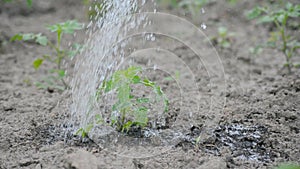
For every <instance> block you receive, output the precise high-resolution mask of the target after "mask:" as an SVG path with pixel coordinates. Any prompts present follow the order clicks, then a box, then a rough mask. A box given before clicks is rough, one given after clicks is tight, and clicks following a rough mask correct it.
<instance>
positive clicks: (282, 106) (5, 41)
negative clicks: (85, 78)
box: [0, 0, 300, 169]
mask: <svg viewBox="0 0 300 169" xmlns="http://www.w3.org/2000/svg"><path fill="white" fill-rule="evenodd" d="M257 2H258V1H253V2H248V1H247V2H246V1H241V2H238V3H237V4H236V5H235V6H232V5H230V4H228V3H227V2H225V1H222V2H219V1H218V2H217V1H214V2H212V3H209V4H208V5H206V6H205V7H204V8H203V12H200V13H199V14H197V17H192V16H191V15H190V14H189V13H186V14H185V13H184V10H182V9H174V8H173V7H172V6H159V5H158V7H157V11H160V12H166V13H171V14H174V15H177V16H179V17H182V18H186V19H187V20H188V21H190V22H192V23H193V24H195V25H196V26H197V27H199V28H200V29H202V31H203V32H204V33H205V35H206V36H207V37H213V36H215V35H216V34H217V32H218V28H219V27H226V28H227V29H228V31H229V32H233V33H234V35H232V36H231V37H230V42H231V46H230V47H229V48H227V47H226V48H222V47H220V46H218V45H216V44H214V45H216V46H215V49H216V51H217V53H218V55H219V57H220V61H221V63H222V66H223V67H224V79H225V80H226V83H225V84H224V85H225V86H223V87H224V88H225V90H224V91H222V92H221V89H220V90H219V87H218V86H221V85H223V84H220V83H221V82H219V81H214V83H215V84H216V86H209V83H210V81H209V80H210V79H209V76H208V74H207V72H206V71H205V67H202V68H199V67H197V65H196V64H195V63H196V62H198V60H197V57H196V56H195V53H193V51H192V50H191V49H189V48H188V47H187V46H185V45H184V44H183V43H176V44H175V45H173V46H170V47H169V49H172V52H173V53H175V54H176V56H177V57H178V58H181V60H183V61H184V62H185V63H186V64H180V62H177V60H176V59H174V60H172V58H171V59H170V55H169V53H167V52H164V51H163V48H164V47H165V46H164V45H166V44H167V43H169V41H167V40H166V39H164V36H163V35H151V34H150V35H151V37H150V41H151V39H152V40H154V41H157V43H158V44H159V45H160V46H161V50H143V51H141V53H135V54H133V55H132V56H131V57H133V58H135V59H136V60H135V62H137V63H138V64H139V65H147V64H148V63H149V61H148V60H147V59H145V57H139V56H147V57H148V58H153V61H156V62H157V63H161V64H163V65H165V66H164V69H172V70H175V69H176V70H179V72H178V73H176V72H173V73H174V74H173V78H169V76H170V75H169V74H168V73H166V72H164V71H160V70H154V71H150V72H149V73H148V74H147V75H148V77H149V78H150V79H151V80H152V81H155V82H157V83H159V84H160V86H161V88H162V89H163V90H164V92H165V93H166V95H167V96H168V97H169V98H171V99H170V100H171V101H170V110H169V112H168V113H167V114H164V122H163V123H161V124H160V123H158V124H160V125H157V124H155V127H152V128H144V129H142V130H140V129H139V128H137V129H132V130H131V131H130V132H128V133H127V134H125V133H119V132H117V131H115V130H113V129H112V128H111V127H110V126H109V125H106V126H105V127H102V128H96V129H95V132H97V131H99V132H102V133H104V134H102V135H94V136H91V137H90V138H85V139H83V140H82V139H81V138H80V137H78V136H74V131H73V130H72V129H73V127H74V126H72V125H73V124H71V123H69V119H71V116H72V115H71V113H70V105H71V104H72V99H71V98H72V97H71V96H70V95H71V94H70V92H68V91H64V92H60V91H57V90H56V89H51V88H50V89H48V90H43V89H37V88H36V87H35V85H34V82H35V81H37V80H39V79H41V78H43V77H44V76H46V75H47V68H50V67H51V66H52V65H51V64H45V65H44V66H45V67H43V68H41V70H40V71H35V70H34V68H33V67H32V62H33V60H34V59H36V58H37V57H38V56H41V55H43V54H45V53H49V52H51V51H48V50H47V49H45V48H44V47H41V46H38V45H36V44H34V43H31V42H29V43H23V42H14V43H12V42H9V39H10V37H12V36H13V35H15V34H17V33H20V32H23V33H26V32H34V33H39V32H41V33H43V34H45V35H49V37H53V36H52V34H51V33H49V32H48V31H47V30H46V29H45V26H47V25H51V24H55V23H59V22H64V21H66V20H70V19H76V20H78V21H79V22H83V23H87V20H88V18H87V15H86V13H87V7H84V6H83V5H82V1H80V0H78V1H77V0H76V1H74V0H60V1H59V0H55V1H46V0H39V1H36V2H35V1H33V6H32V8H31V9H28V7H27V5H26V2H24V3H21V4H18V5H14V4H13V3H12V4H10V3H7V4H4V3H2V1H1V2H0V5H1V6H0V21H1V22H0V126H1V127H0V133H1V137H0V168H1V169H2V168H3V169H6V168H36V169H38V168H78V169H83V168H199V169H206V168H211V169H214V168H215V169H222V168H224V169H226V168H241V169H244V168H251V169H252V168H253V169H254V168H273V167H276V166H277V165H279V164H282V163H289V162H290V163H295V164H299V163H300V161H299V157H300V132H299V130H300V104H299V103H300V69H293V73H291V74H289V73H288V71H287V70H286V69H284V68H282V63H284V56H282V54H281V53H280V52H278V51H276V50H272V49H265V50H264V51H262V52H261V53H259V54H258V55H257V56H253V55H251V54H250V53H249V48H250V47H255V45H257V44H258V43H262V42H264V41H266V40H268V38H269V32H270V30H271V29H272V27H270V26H268V25H255V24H254V23H253V22H252V21H249V20H247V19H246V18H245V15H244V13H245V11H247V10H250V9H251V8H252V7H254V6H255V4H256V3H257ZM295 2H297V1H295ZM201 25H202V26H201ZM204 25H205V26H204ZM182 28H183V27H181V26H180V25H179V26H178V27H176V28H168V29H170V30H175V31H176V29H178V30H181V29H182ZM204 28H205V29H204ZM162 29H163V28H162ZM291 33H292V34H295V35H297V34H299V30H297V29H296V30H291ZM85 36H86V34H85V32H84V31H81V32H79V33H78V34H77V35H76V36H74V37H72V36H71V37H68V38H67V40H68V41H70V42H71V41H78V42H84V40H85V38H86V37H85ZM153 36H155V37H153ZM55 38H56V37H53V39H49V40H50V41H55ZM185 38H187V39H188V40H190V42H195V43H196V42H197V41H199V39H196V37H194V36H187V37H185ZM159 40H162V43H159ZM163 40H165V41H163ZM213 43H215V42H214V41H213ZM137 44H139V43H136V44H134V45H137ZM64 45H65V46H68V44H67V43H66V44H64ZM206 47H207V46H206ZM205 54H206V53H203V55H205ZM298 56H299V51H298ZM78 57H80V56H78ZM295 61H298V62H299V61H300V59H299V57H295ZM74 62H75V61H74V60H69V61H68V63H66V65H67V66H68V67H69V69H70V70H69V71H70V72H71V73H72V66H74V64H75V63H74ZM185 65H189V66H191V71H193V70H194V69H197V71H199V72H200V73H199V74H196V75H195V79H196V81H197V84H198V88H197V89H194V88H189V87H190V86H189V85H190V82H191V76H190V75H189V71H190V70H188V69H186V67H185ZM202 69H203V70H202ZM211 77H214V76H213V75H212V76H211ZM174 79H175V80H176V79H177V80H178V79H179V80H178V81H180V82H182V84H183V85H184V86H185V87H186V88H183V90H184V91H185V93H183V94H182V98H184V99H181V100H180V98H181V95H179V94H178V93H179V92H178V91H180V87H178V84H177V83H175V80H174ZM68 80H70V79H68ZM195 91H197V92H195ZM213 91H217V92H218V96H217V97H216V99H220V100H216V102H217V101H220V102H221V103H222V101H223V100H225V101H226V102H225V104H224V106H223V108H222V112H221V113H220V112H210V111H207V110H208V108H207V102H206V101H207V98H205V97H204V96H206V95H214V94H215V93H212V92H213ZM199 93H200V94H199ZM202 94H203V95H202ZM178 100H179V101H178ZM198 100H199V102H198ZM196 105H197V106H199V108H198V107H197V106H196ZM221 107H222V105H221ZM192 110H195V111H194V112H193V113H191V112H192ZM153 118H155V116H154V117H153Z"/></svg>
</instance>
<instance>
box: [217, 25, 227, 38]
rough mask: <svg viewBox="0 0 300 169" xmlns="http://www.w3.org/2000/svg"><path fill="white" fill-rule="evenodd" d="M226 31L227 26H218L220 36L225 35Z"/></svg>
mask: <svg viewBox="0 0 300 169" xmlns="http://www.w3.org/2000/svg"><path fill="white" fill-rule="evenodd" d="M227 32H228V30H227V28H225V27H219V28H218V33H219V35H220V36H221V37H223V38H224V37H226V35H227Z"/></svg>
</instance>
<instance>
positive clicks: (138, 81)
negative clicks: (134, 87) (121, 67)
mask: <svg viewBox="0 0 300 169" xmlns="http://www.w3.org/2000/svg"><path fill="white" fill-rule="evenodd" d="M132 82H133V83H134V84H138V83H140V82H141V78H140V77H139V76H138V75H135V76H134V77H133V78H132Z"/></svg>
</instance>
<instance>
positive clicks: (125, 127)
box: [122, 121, 133, 132]
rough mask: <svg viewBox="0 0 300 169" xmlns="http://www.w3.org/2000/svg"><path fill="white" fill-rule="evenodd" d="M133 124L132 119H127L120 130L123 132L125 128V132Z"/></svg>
mask: <svg viewBox="0 0 300 169" xmlns="http://www.w3.org/2000/svg"><path fill="white" fill-rule="evenodd" d="M132 125H133V122H132V121H128V122H127V123H125V124H124V125H123V128H122V132H124V130H126V132H128V130H129V129H130V127H131V126H132Z"/></svg>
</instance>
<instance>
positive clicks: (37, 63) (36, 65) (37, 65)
mask: <svg viewBox="0 0 300 169" xmlns="http://www.w3.org/2000/svg"><path fill="white" fill-rule="evenodd" d="M43 61H44V60H43V59H40V58H39V59H36V60H35V61H34V62H33V68H34V69H36V70H37V69H39V68H40V66H41V65H42V63H43Z"/></svg>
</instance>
